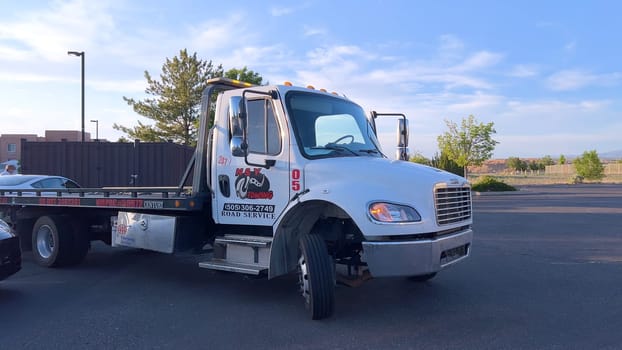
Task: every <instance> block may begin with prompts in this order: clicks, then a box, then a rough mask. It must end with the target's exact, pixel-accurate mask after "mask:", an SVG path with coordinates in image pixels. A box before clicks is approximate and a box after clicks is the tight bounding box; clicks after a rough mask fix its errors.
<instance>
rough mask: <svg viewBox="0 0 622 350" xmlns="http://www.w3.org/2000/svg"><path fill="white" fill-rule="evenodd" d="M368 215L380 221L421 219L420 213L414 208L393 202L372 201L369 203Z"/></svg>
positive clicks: (412, 220)
mask: <svg viewBox="0 0 622 350" xmlns="http://www.w3.org/2000/svg"><path fill="white" fill-rule="evenodd" d="M369 215H370V216H371V217H372V218H373V219H374V220H376V221H380V222H414V221H421V215H419V213H417V211H416V210H415V209H413V208H411V207H409V206H406V205H399V204H393V203H382V202H377V203H372V204H370V205H369Z"/></svg>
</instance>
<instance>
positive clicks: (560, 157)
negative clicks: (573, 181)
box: [559, 154, 566, 165]
mask: <svg viewBox="0 0 622 350" xmlns="http://www.w3.org/2000/svg"><path fill="white" fill-rule="evenodd" d="M559 164H561V165H563V164H566V157H565V156H564V155H563V154H562V155H561V156H559Z"/></svg>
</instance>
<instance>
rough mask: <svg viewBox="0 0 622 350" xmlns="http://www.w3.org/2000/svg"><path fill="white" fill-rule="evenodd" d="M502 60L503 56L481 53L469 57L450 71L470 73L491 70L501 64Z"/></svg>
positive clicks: (487, 52) (486, 52)
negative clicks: (485, 69) (490, 68)
mask: <svg viewBox="0 0 622 350" xmlns="http://www.w3.org/2000/svg"><path fill="white" fill-rule="evenodd" d="M502 58H503V55H501V54H498V53H494V52H489V51H479V52H476V53H475V54H473V55H471V56H469V57H468V58H467V59H466V60H465V61H464V62H461V63H460V64H458V65H456V66H454V67H451V68H450V70H452V71H458V72H469V71H474V70H480V69H484V68H489V67H491V66H494V65H496V64H497V63H499V62H500V61H501V59H502Z"/></svg>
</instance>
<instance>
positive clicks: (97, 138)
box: [91, 119, 99, 141]
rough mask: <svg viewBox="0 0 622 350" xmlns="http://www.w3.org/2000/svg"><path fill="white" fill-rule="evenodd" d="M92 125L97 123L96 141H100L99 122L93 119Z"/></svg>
mask: <svg viewBox="0 0 622 350" xmlns="http://www.w3.org/2000/svg"><path fill="white" fill-rule="evenodd" d="M91 123H95V141H99V120H97V119H91Z"/></svg>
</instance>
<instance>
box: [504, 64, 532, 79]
mask: <svg viewBox="0 0 622 350" xmlns="http://www.w3.org/2000/svg"><path fill="white" fill-rule="evenodd" d="M509 75H510V76H511V77H516V78H529V77H534V76H536V75H538V67H537V66H535V65H525V64H518V65H515V66H514V67H513V68H512V70H511V71H510V73H509Z"/></svg>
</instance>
